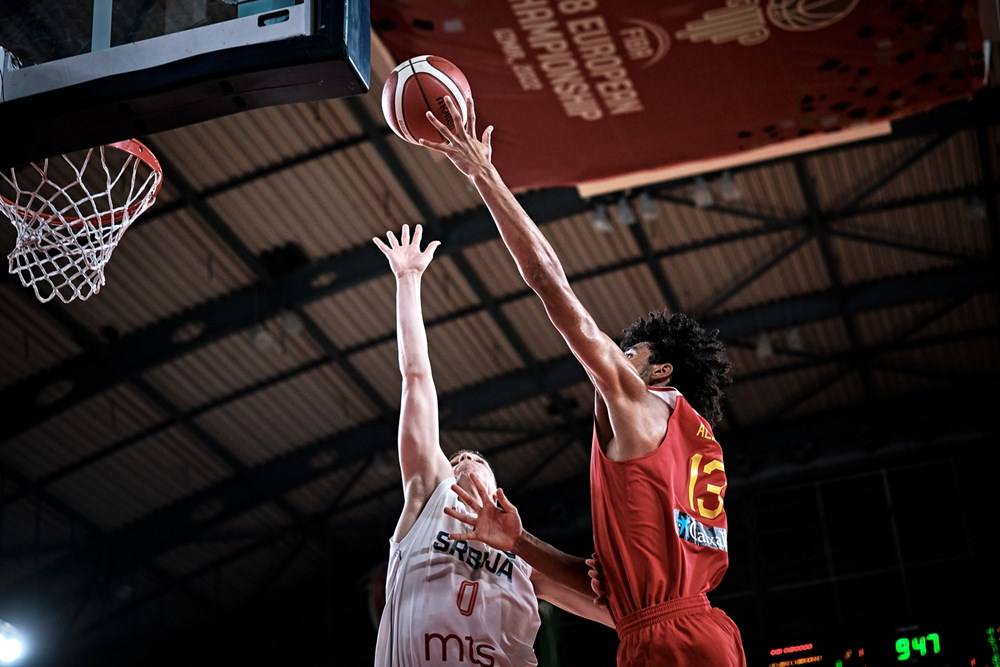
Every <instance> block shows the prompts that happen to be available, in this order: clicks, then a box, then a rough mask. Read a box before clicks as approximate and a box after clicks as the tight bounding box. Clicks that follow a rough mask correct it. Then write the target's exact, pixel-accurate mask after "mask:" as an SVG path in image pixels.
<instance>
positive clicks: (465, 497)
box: [451, 484, 483, 512]
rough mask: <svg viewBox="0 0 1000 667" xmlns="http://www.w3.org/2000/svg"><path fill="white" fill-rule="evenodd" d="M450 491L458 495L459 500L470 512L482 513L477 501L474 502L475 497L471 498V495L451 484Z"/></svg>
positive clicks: (481, 507)
mask: <svg viewBox="0 0 1000 667" xmlns="http://www.w3.org/2000/svg"><path fill="white" fill-rule="evenodd" d="M451 490H452V491H454V492H455V494H456V495H458V498H459V500H461V501H462V502H463V503H465V505H466V507H468V508H469V509H471V510H475V511H476V512H481V511H482V509H483V506H482V505H481V504H480V503H479V501H478V500H476V498H475V496H473V495H472V494H471V493H469V492H468V491H466V490H465V489H463V488H462V487H460V486H459V485H458V484H452V485H451Z"/></svg>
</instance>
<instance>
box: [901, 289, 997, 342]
mask: <svg viewBox="0 0 1000 667" xmlns="http://www.w3.org/2000/svg"><path fill="white" fill-rule="evenodd" d="M998 313H1000V303H998V297H997V295H996V294H980V295H979V296H975V297H972V298H971V299H968V300H966V301H965V302H963V303H962V304H961V305H960V306H958V307H957V308H955V309H954V310H952V311H950V312H949V313H948V314H947V315H945V316H944V317H942V318H941V319H939V320H937V321H935V322H933V323H931V324H929V325H928V326H927V327H926V328H925V329H923V330H922V331H921V332H920V333H918V334H916V335H915V336H914V339H915V340H919V339H920V338H924V337H927V336H940V335H943V334H950V333H957V332H959V331H968V330H970V329H977V328H986V327H996V326H997V324H1000V322H998V321H997V315H998Z"/></svg>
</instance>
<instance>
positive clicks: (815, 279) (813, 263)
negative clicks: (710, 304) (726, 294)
mask: <svg viewBox="0 0 1000 667" xmlns="http://www.w3.org/2000/svg"><path fill="white" fill-rule="evenodd" d="M791 243H792V241H791V240H789V241H788V245H791ZM772 247H773V248H774V250H772V255H773V253H774V252H780V249H781V248H784V247H786V246H785V245H784V244H781V245H777V246H772ZM727 256H728V253H727ZM767 259H768V255H767V253H766V251H765V252H763V253H762V254H761V255H759V256H757V257H756V258H754V259H753V260H752V261H751V262H750V263H748V264H746V266H747V268H748V270H753V268H756V267H757V266H761V265H763V263H764V262H766V261H767ZM725 261H726V260H725V258H724V257H723V256H722V254H721V253H719V254H718V255H717V259H716V260H715V261H714V262H712V264H714V265H721V264H722V263H723V262H725ZM829 281H830V278H829V274H827V272H826V267H825V266H824V264H823V257H822V254H821V253H820V249H819V244H818V243H817V242H816V241H809V242H807V243H806V244H805V245H803V246H801V247H800V248H799V249H798V250H796V251H795V252H793V253H792V254H791V255H789V256H788V257H786V258H785V259H784V260H782V261H781V262H780V263H778V264H777V265H776V266H774V267H772V268H771V269H770V270H768V271H767V272H766V273H764V274H763V275H761V276H760V277H758V278H757V280H755V281H754V282H752V283H751V284H750V285H747V286H746V287H745V288H744V289H743V290H742V291H740V292H738V293H736V294H735V295H733V296H732V297H731V298H730V299H728V300H727V301H726V302H725V303H724V304H723V306H722V307H723V308H724V309H726V310H729V309H737V308H744V307H746V306H751V305H753V304H758V303H766V302H768V301H774V300H776V299H780V298H782V297H785V296H790V295H793V294H807V293H809V292H818V291H820V290H823V289H826V288H827V287H828V286H829V284H830V283H829Z"/></svg>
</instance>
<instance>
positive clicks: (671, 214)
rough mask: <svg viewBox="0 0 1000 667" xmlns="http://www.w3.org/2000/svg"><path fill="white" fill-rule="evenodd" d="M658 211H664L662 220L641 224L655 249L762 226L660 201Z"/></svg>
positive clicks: (707, 210) (717, 213) (706, 210)
mask: <svg viewBox="0 0 1000 667" xmlns="http://www.w3.org/2000/svg"><path fill="white" fill-rule="evenodd" d="M659 208H660V211H661V213H660V216H659V218H657V219H656V220H653V221H652V222H641V223H640V224H641V225H642V226H643V228H645V230H646V236H648V237H649V243H650V245H651V246H653V249H654V250H666V249H668V248H673V247H676V246H680V245H684V244H687V243H693V242H695V241H703V240H705V239H709V238H712V237H715V236H720V235H722V234H730V233H733V232H740V231H743V230H746V229H754V228H757V227H760V226H761V225H762V223H760V222H758V221H756V220H747V219H745V218H738V217H735V216H733V215H728V214H725V213H719V212H717V211H712V210H710V209H699V208H692V207H690V206H680V205H678V204H672V203H669V202H659ZM734 208H735V207H734ZM750 210H752V209H750Z"/></svg>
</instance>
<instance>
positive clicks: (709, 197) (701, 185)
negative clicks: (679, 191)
mask: <svg viewBox="0 0 1000 667" xmlns="http://www.w3.org/2000/svg"><path fill="white" fill-rule="evenodd" d="M691 198H692V199H693V200H694V205H695V206H697V207H698V208H708V207H709V206H711V205H712V204H714V203H715V196H714V195H713V194H712V190H711V189H710V188H709V187H708V181H706V180H705V179H704V178H702V177H701V176H699V177H698V178H696V179H694V191H693V192H692V193H691Z"/></svg>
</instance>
